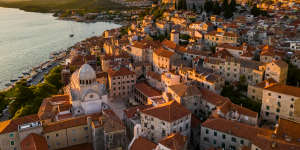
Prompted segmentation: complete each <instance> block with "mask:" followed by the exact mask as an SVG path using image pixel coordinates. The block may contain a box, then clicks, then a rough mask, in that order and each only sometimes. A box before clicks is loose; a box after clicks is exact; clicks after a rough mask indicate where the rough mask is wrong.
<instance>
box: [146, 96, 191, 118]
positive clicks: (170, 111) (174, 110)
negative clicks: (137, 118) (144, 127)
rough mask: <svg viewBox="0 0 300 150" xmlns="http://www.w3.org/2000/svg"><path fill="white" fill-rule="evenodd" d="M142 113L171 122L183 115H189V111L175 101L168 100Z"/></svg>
mask: <svg viewBox="0 0 300 150" xmlns="http://www.w3.org/2000/svg"><path fill="white" fill-rule="evenodd" d="M142 113H145V114H147V115H150V116H153V117H156V118H159V119H160V120H164V121H168V122H173V121H175V120H178V119H181V118H183V117H185V116H188V115H191V112H190V111H189V110H187V109H186V108H185V107H184V106H182V105H180V104H178V103H177V102H176V101H170V102H167V103H165V104H160V105H158V106H154V107H151V108H148V109H145V110H142Z"/></svg>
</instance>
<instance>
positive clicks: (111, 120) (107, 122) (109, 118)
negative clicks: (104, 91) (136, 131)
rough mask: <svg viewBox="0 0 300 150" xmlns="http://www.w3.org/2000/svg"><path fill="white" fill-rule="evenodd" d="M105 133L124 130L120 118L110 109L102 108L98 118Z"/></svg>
mask: <svg viewBox="0 0 300 150" xmlns="http://www.w3.org/2000/svg"><path fill="white" fill-rule="evenodd" d="M99 120H101V121H100V123H101V125H102V127H103V129H104V132H105V133H109V132H115V131H120V130H124V132H125V126H124V124H123V122H122V121H121V120H120V118H119V117H118V116H117V115H116V114H115V113H114V112H113V111H112V110H110V109H108V110H104V111H103V115H102V116H100V118H99Z"/></svg>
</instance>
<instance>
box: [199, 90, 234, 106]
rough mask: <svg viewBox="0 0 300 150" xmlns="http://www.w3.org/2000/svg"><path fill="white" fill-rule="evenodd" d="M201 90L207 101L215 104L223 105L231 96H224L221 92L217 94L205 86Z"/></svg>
mask: <svg viewBox="0 0 300 150" xmlns="http://www.w3.org/2000/svg"><path fill="white" fill-rule="evenodd" d="M200 91H201V93H202V97H203V99H204V100H205V101H207V102H209V103H211V104H213V105H215V106H221V105H223V104H224V103H226V102H228V101H230V99H229V98H227V97H223V96H221V95H219V94H216V93H214V92H212V91H209V90H208V89H205V88H200Z"/></svg>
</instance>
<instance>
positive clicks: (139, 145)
mask: <svg viewBox="0 0 300 150" xmlns="http://www.w3.org/2000/svg"><path fill="white" fill-rule="evenodd" d="M155 148H156V144H155V143H153V142H151V141H150V140H148V139H145V138H143V137H138V138H137V139H136V140H135V141H134V142H133V143H132V145H131V147H130V150H154V149H155Z"/></svg>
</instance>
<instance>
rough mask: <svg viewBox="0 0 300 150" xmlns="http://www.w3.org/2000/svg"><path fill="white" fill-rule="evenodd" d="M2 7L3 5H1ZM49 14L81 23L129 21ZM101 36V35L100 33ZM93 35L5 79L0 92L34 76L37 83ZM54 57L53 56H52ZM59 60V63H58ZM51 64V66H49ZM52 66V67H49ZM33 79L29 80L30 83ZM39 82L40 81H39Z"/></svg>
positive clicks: (120, 22)
mask: <svg viewBox="0 0 300 150" xmlns="http://www.w3.org/2000/svg"><path fill="white" fill-rule="evenodd" d="M0 7H2V6H0ZM2 8H8V7H2ZM9 9H18V10H21V11H24V12H29V11H25V10H22V9H19V8H9ZM33 13H40V12H33ZM48 14H51V15H52V16H53V17H55V19H57V20H62V21H75V22H81V23H97V22H107V23H114V24H117V25H120V27H122V26H124V25H126V23H127V21H113V20H93V21H90V20H85V21H76V20H73V19H68V18H59V17H56V16H54V13H49V12H48ZM98 36H99V35H98ZM91 37H93V36H90V37H87V38H85V39H83V40H81V41H78V42H76V43H75V44H73V45H72V46H70V47H68V48H65V49H63V50H59V51H56V52H50V53H49V54H48V55H49V58H48V59H47V60H45V61H43V62H41V63H40V64H38V65H37V66H34V67H31V68H30V69H28V70H25V71H24V70H23V71H21V70H20V71H19V74H20V76H19V77H16V78H11V79H9V80H6V81H3V82H2V83H3V88H0V92H6V91H9V90H10V89H11V88H13V87H14V85H15V84H16V83H17V82H19V81H21V80H23V79H25V80H26V81H27V82H28V80H30V78H33V79H31V80H34V82H35V83H36V82H37V81H36V80H37V79H35V77H36V76H38V77H39V78H42V77H41V74H43V75H44V74H47V73H48V72H49V71H50V70H51V69H52V68H53V67H55V66H57V65H59V64H60V62H63V61H65V59H66V58H67V57H68V54H69V53H70V51H71V50H72V48H73V47H74V46H75V45H77V44H79V43H81V42H83V41H86V40H87V39H89V38H91ZM52 53H56V55H55V56H52ZM63 53H65V54H64V55H63V56H61V55H62V54H63ZM51 57H53V58H51ZM58 62H59V63H58ZM44 66H46V69H44V70H41V68H43V67H44ZM48 66H50V67H48ZM49 68H50V69H49ZM21 76H22V78H21ZM31 80H30V81H29V82H28V83H30V82H31ZM37 83H39V82H37Z"/></svg>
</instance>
